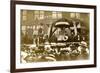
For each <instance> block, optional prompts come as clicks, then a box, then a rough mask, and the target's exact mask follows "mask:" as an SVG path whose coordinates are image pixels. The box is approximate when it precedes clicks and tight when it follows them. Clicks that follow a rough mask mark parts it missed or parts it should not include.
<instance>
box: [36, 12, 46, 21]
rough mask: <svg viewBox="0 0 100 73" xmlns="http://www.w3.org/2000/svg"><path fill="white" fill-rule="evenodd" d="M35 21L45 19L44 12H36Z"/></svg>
mask: <svg viewBox="0 0 100 73" xmlns="http://www.w3.org/2000/svg"><path fill="white" fill-rule="evenodd" d="M34 15H35V19H38V20H39V19H44V11H34Z"/></svg>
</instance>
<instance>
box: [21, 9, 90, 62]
mask: <svg viewBox="0 0 100 73" xmlns="http://www.w3.org/2000/svg"><path fill="white" fill-rule="evenodd" d="M89 19H90V16H89V13H78V12H59V11H43V10H21V25H20V26H21V32H20V33H21V36H20V37H21V39H20V40H21V48H20V51H21V55H20V56H21V63H34V62H46V61H70V60H85V59H89Z"/></svg>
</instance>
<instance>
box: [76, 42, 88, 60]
mask: <svg viewBox="0 0 100 73" xmlns="http://www.w3.org/2000/svg"><path fill="white" fill-rule="evenodd" d="M78 51H80V55H81V57H82V58H83V59H87V58H88V56H89V49H88V47H87V43H86V42H84V41H82V42H81V44H80V46H79V47H78Z"/></svg>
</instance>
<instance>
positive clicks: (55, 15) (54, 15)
mask: <svg viewBox="0 0 100 73" xmlns="http://www.w3.org/2000/svg"><path fill="white" fill-rule="evenodd" d="M52 18H53V19H59V18H62V13H61V12H52Z"/></svg>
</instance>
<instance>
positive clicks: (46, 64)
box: [15, 5, 94, 69]
mask: <svg viewBox="0 0 100 73" xmlns="http://www.w3.org/2000/svg"><path fill="white" fill-rule="evenodd" d="M21 9H26V10H45V11H46V10H47V11H64V12H66V11H67V12H81V13H90V31H91V32H90V59H89V60H82V61H61V62H39V63H27V64H23V63H20V10H21ZM15 23H16V49H15V50H16V69H23V68H39V67H54V66H56V67H57V66H73V65H88V64H94V10H93V9H85V8H69V7H52V6H35V5H16V22H15Z"/></svg>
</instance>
